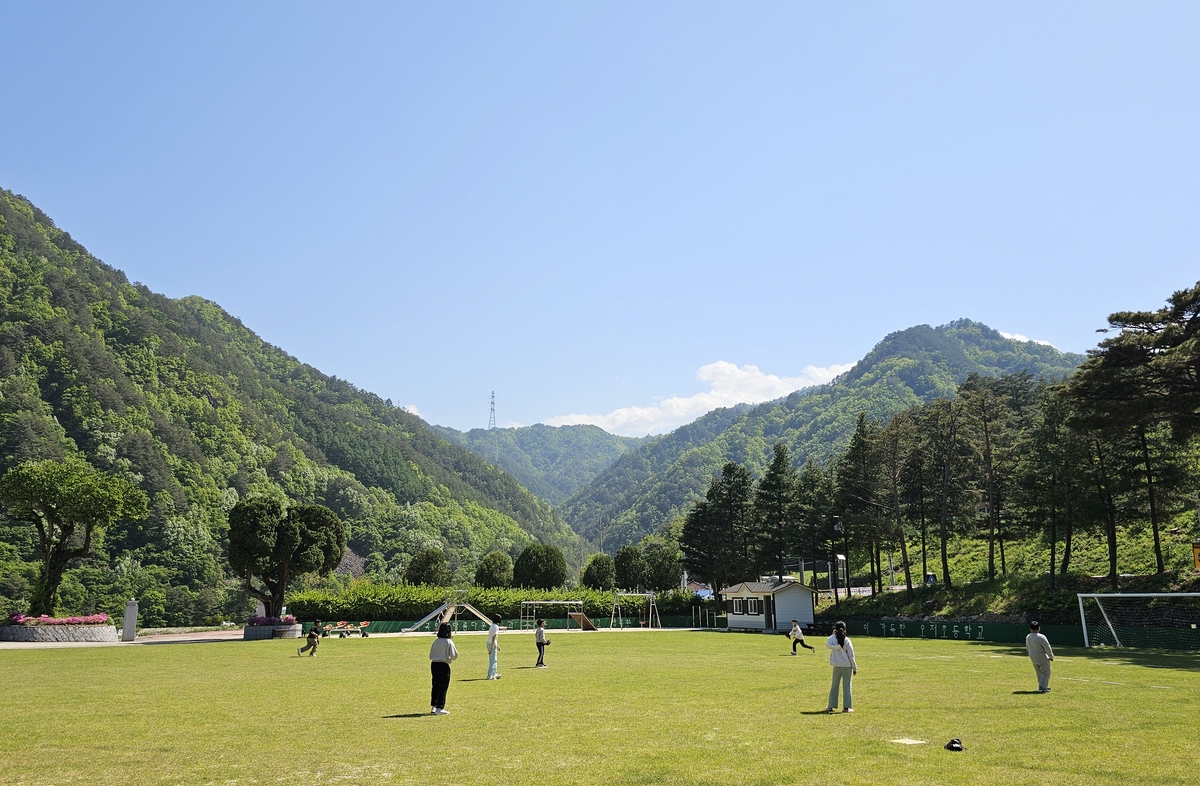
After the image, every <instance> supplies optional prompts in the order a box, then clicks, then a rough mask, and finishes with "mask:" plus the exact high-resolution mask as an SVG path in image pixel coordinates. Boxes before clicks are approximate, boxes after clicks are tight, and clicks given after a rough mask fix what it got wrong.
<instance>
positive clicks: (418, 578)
mask: <svg viewBox="0 0 1200 786" xmlns="http://www.w3.org/2000/svg"><path fill="white" fill-rule="evenodd" d="M404 580H405V581H407V582H408V583H409V584H426V585H428V586H430V587H448V586H450V584H452V583H453V581H454V576H453V575H452V574H451V573H450V568H449V566H447V565H446V554H445V552H443V551H442V550H441V549H439V548H437V547H435V546H428V547H426V548H423V549H421V550H420V551H418V552H417V553H416V556H414V557H413V558H412V561H411V562H409V563H408V568H407V569H405V571H404Z"/></svg>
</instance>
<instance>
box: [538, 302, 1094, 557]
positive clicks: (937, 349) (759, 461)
mask: <svg viewBox="0 0 1200 786" xmlns="http://www.w3.org/2000/svg"><path fill="white" fill-rule="evenodd" d="M1082 361H1083V356H1082V355H1075V354H1070V353H1063V352H1060V351H1058V350H1057V349H1055V348H1053V347H1050V346H1047V345H1043V344H1036V343H1034V342H1021V341H1014V340H1011V339H1006V338H1004V337H1003V336H1001V335H1000V334H999V333H998V332H997V331H995V330H992V329H991V328H989V327H987V326H986V325H982V324H979V323H977V322H972V321H970V320H965V319H964V320H958V321H956V322H952V323H950V324H948V325H942V326H941V327H937V328H932V327H929V326H928V325H918V326H916V327H912V328H909V329H907V330H902V331H899V332H896V333H892V334H890V335H889V336H887V337H886V338H884V339H883V341H881V342H879V344H877V345H876V346H875V348H874V349H872V350H871V352H869V353H868V354H867V356H866V357H864V358H863V359H862V360H861V361H859V362H858V363H857V364H855V366H854V367H853V368H852V369H850V370H849V371H847V372H846V373H845V374H843V375H842V376H841V377H839V378H838V379H837V380H834V382H833V383H831V384H829V385H821V386H817V387H812V388H806V389H804V390H800V391H797V392H795V393H792V394H791V395H789V396H787V397H785V398H782V399H778V400H776V401H771V402H767V403H765V404H760V405H758V406H755V407H744V408H739V409H737V410H733V411H728V412H730V413H731V414H734V415H736V416H735V417H728V420H725V419H724V418H722V417H719V416H718V417H717V419H716V420H714V421H712V422H711V423H709V424H708V425H705V426H702V427H701V428H702V431H705V432H709V436H707V437H705V438H701V439H697V438H695V437H694V436H693V435H692V434H691V433H690V432H689V430H691V429H692V428H693V427H695V426H697V425H699V424H701V423H702V422H705V421H707V419H709V418H712V417H713V416H714V415H717V413H710V414H709V415H706V416H704V417H703V418H701V419H700V420H698V421H696V423H693V424H690V425H688V426H684V427H683V428H682V429H678V430H676V431H673V432H671V433H670V434H667V435H665V436H663V437H660V438H657V439H654V440H649V441H647V443H646V444H644V445H642V446H640V447H638V448H636V449H635V450H631V451H629V452H628V453H626V454H624V455H623V456H621V458H620V459H618V460H617V461H616V463H614V464H613V465H612V466H611V467H609V468H608V469H607V470H605V471H604V472H603V473H601V474H600V475H599V476H597V477H596V479H595V480H593V481H592V482H591V483H590V484H589V485H588V486H587V487H586V488H584V489H582V490H580V491H579V492H578V493H576V494H575V495H574V496H572V497H571V498H570V499H569V500H567V501H566V502H565V503H564V504H563V505H562V506H561V507H560V509H559V510H560V512H561V513H562V514H563V516H564V517H565V518H566V519H567V521H568V522H569V523H570V524H571V525H572V527H574V528H575V530H576V531H577V532H579V533H580V534H581V535H583V536H584V537H586V538H588V539H590V540H592V541H593V542H595V541H598V539H599V528H600V525H601V523H603V525H604V529H605V535H604V545H605V549H606V550H611V549H613V548H616V547H617V546H619V545H621V544H622V543H625V542H631V541H635V540H637V539H639V538H641V537H642V536H643V535H645V534H647V533H649V532H652V531H654V530H655V529H657V528H658V527H659V526H661V525H662V524H663V523H665V522H667V521H669V520H670V519H671V518H672V517H673V516H675V515H677V514H679V513H680V512H681V511H682V510H684V509H685V508H686V506H687V505H689V504H690V503H691V501H692V500H694V499H696V498H698V497H699V496H700V495H701V494H703V492H704V490H705V489H706V488H707V487H708V482H709V478H711V477H712V476H713V474H715V473H717V472H718V471H719V470H720V467H721V465H722V464H723V463H724V462H726V461H737V462H740V463H744V464H747V465H748V466H749V467H750V468H751V470H752V471H754V472H755V473H761V471H762V469H763V467H764V466H765V464H766V461H767V460H768V459H769V457H770V454H771V447H772V445H774V444H775V442H783V443H784V444H785V445H787V446H788V448H789V450H790V451H791V453H792V457H793V460H794V461H796V463H797V464H802V463H803V462H804V461H805V460H806V459H808V458H809V457H811V458H813V459H814V460H817V461H823V460H824V459H825V458H826V457H827V456H828V455H829V454H830V452H832V451H833V450H834V449H836V448H838V447H840V446H841V445H843V444H844V442H845V441H846V440H847V439H848V438H849V435H850V433H851V432H852V431H853V430H854V421H855V418H857V416H858V413H860V412H865V413H867V415H868V416H869V417H872V418H877V419H883V418H886V417H888V416H889V415H891V414H892V413H894V412H897V411H899V410H901V409H904V408H906V407H909V406H912V405H913V404H918V403H921V402H923V401H928V400H929V399H931V398H936V397H939V396H950V395H953V394H954V390H955V388H956V386H957V385H958V384H959V383H960V382H962V381H963V380H965V379H966V378H967V376H968V375H969V374H971V373H978V374H981V375H984V376H998V375H1000V374H1008V373H1016V372H1020V371H1026V372H1029V373H1030V374H1032V375H1034V376H1042V377H1046V378H1058V377H1062V376H1065V375H1067V374H1069V373H1070V372H1071V371H1072V370H1074V368H1075V367H1076V366H1077V365H1079V363H1081V362H1082ZM718 412H721V411H720V410H719V411H718ZM717 425H719V428H715V429H714V428H713V426H717Z"/></svg>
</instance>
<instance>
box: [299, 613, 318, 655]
mask: <svg viewBox="0 0 1200 786" xmlns="http://www.w3.org/2000/svg"><path fill="white" fill-rule="evenodd" d="M307 638H308V643H307V644H305V645H304V646H303V647H301V648H300V649H298V650H296V654H297V655H303V654H304V653H305V652H307V651H308V650H312V652H309V653H308V657H310V658H312V657H315V656H316V654H317V645H318V644H320V643H321V623H319V622H318V623H317V624H316V625H313V626H312V628H311V629H310V630H309V631H308V637H307Z"/></svg>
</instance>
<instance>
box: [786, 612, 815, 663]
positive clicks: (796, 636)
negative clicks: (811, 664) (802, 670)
mask: <svg viewBox="0 0 1200 786" xmlns="http://www.w3.org/2000/svg"><path fill="white" fill-rule="evenodd" d="M788 638H790V639H791V640H792V654H793V655H795V654H796V645H797V644H799V645H800V646H801V647H803V648H804V649H806V650H812V652H813V654H814V655H815V654H816V653H817V648H816V647H810V646H808V645H807V644H805V643H804V631H803V630H801V629H800V622H799V620H792V631H791V633H789V634H788Z"/></svg>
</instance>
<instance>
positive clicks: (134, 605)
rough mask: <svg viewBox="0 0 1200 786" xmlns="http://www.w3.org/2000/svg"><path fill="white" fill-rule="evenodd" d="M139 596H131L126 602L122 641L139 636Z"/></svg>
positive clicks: (131, 639)
mask: <svg viewBox="0 0 1200 786" xmlns="http://www.w3.org/2000/svg"><path fill="white" fill-rule="evenodd" d="M137 612H138V602H137V598H130V599H129V602H128V603H126V604H125V619H124V621H123V623H122V625H121V641H133V640H134V639H136V638H137Z"/></svg>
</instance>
